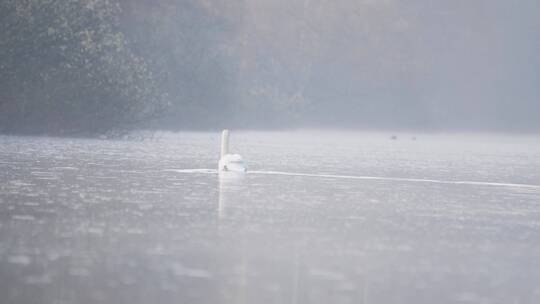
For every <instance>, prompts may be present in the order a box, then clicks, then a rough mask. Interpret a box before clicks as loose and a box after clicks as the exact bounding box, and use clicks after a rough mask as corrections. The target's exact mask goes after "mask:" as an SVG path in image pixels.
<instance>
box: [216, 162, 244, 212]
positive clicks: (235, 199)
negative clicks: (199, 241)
mask: <svg viewBox="0 0 540 304" xmlns="http://www.w3.org/2000/svg"><path fill="white" fill-rule="evenodd" d="M245 179H246V174H245V173H239V172H232V171H229V172H223V171H222V172H220V173H219V203H218V216H219V219H224V218H226V217H227V213H228V212H230V209H233V208H238V207H240V206H241V205H239V204H241V203H242V197H241V194H242V193H243V192H244V191H245V190H246V189H245Z"/></svg>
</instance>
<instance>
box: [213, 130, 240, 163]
mask: <svg viewBox="0 0 540 304" xmlns="http://www.w3.org/2000/svg"><path fill="white" fill-rule="evenodd" d="M218 170H219V171H220V172H227V171H230V172H247V166H246V163H245V162H244V159H243V158H242V156H241V155H239V154H230V153H229V130H223V132H222V133H221V158H220V159H219V163H218Z"/></svg>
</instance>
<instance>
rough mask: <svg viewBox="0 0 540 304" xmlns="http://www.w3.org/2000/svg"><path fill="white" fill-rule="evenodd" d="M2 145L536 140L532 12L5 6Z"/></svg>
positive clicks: (509, 6)
mask: <svg viewBox="0 0 540 304" xmlns="http://www.w3.org/2000/svg"><path fill="white" fill-rule="evenodd" d="M0 20H1V22H0V26H1V28H0V132H3V133H33V134H36V133H37V134H56V135H58V134H60V135H62V134H66V135H71V134H87V135H91V134H98V133H102V132H106V131H110V130H129V129H134V128H155V129H170V130H178V129H216V128H221V127H224V126H229V127H234V128H249V129H253V128H296V127H333V128H335V127H339V128H341V127H346V128H362V129H422V130H460V131H462V130H472V131H520V132H522V131H538V130H540V119H538V115H539V114H540V100H539V97H540V75H539V74H540V4H539V2H538V1H536V0H522V1H518V2H514V1H504V0H490V1H487V0H485V1H483V0H478V1H470V0H468V1H465V0H458V1H428V0H412V1H397V0H381V1H373V0H364V1H359V0H354V1H353V0H332V1H329V0H327V1H324V0H256V1H255V0H252V1H249V0H237V1H226V0H215V1H211V0H165V1H150V0H82V1H69V0H65V1H53V0H4V1H2V2H1V3H0Z"/></svg>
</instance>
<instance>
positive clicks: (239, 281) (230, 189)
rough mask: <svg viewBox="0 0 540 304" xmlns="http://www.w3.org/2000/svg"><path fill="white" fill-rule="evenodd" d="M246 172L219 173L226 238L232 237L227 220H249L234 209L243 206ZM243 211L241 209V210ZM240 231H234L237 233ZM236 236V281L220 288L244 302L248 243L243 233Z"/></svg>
mask: <svg viewBox="0 0 540 304" xmlns="http://www.w3.org/2000/svg"><path fill="white" fill-rule="evenodd" d="M245 183H246V174H245V173H243V172H242V173H239V172H232V171H228V172H226V171H221V172H220V173H219V201H218V220H219V224H218V227H219V228H218V229H219V231H220V235H221V236H222V237H223V238H224V239H230V238H229V237H230V236H227V234H228V233H231V231H227V230H228V229H227V228H226V226H227V224H226V223H227V222H229V220H232V221H233V222H238V223H239V224H240V225H241V226H243V223H245V222H246V221H247V219H246V218H245V217H242V216H240V217H239V216H238V215H239V214H242V213H236V212H234V210H239V209H240V208H242V207H243V205H244V204H243V202H244V198H243V197H242V194H243V193H245V191H246V185H245ZM240 211H241V210H240ZM237 232H238V231H236V232H234V231H233V232H232V233H233V234H235V235H236V233H237ZM236 237H239V238H240V240H239V241H240V242H239V249H240V250H239V256H238V258H239V264H238V266H239V268H238V269H237V270H238V272H236V275H235V279H234V282H233V283H232V284H231V281H229V282H228V283H225V284H223V285H222V286H221V287H220V289H221V291H220V294H221V295H227V296H226V297H227V298H231V297H232V300H233V302H234V303H238V304H244V303H248V301H247V285H248V274H247V273H248V262H247V260H248V258H247V255H248V244H247V242H248V241H247V240H246V237H245V235H244V234H243V233H238V234H237V235H236Z"/></svg>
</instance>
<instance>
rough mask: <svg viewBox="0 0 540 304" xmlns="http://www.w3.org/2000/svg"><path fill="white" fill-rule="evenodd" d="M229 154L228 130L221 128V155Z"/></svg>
mask: <svg viewBox="0 0 540 304" xmlns="http://www.w3.org/2000/svg"><path fill="white" fill-rule="evenodd" d="M225 154H229V130H223V133H221V157H223V156H224V155H225Z"/></svg>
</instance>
